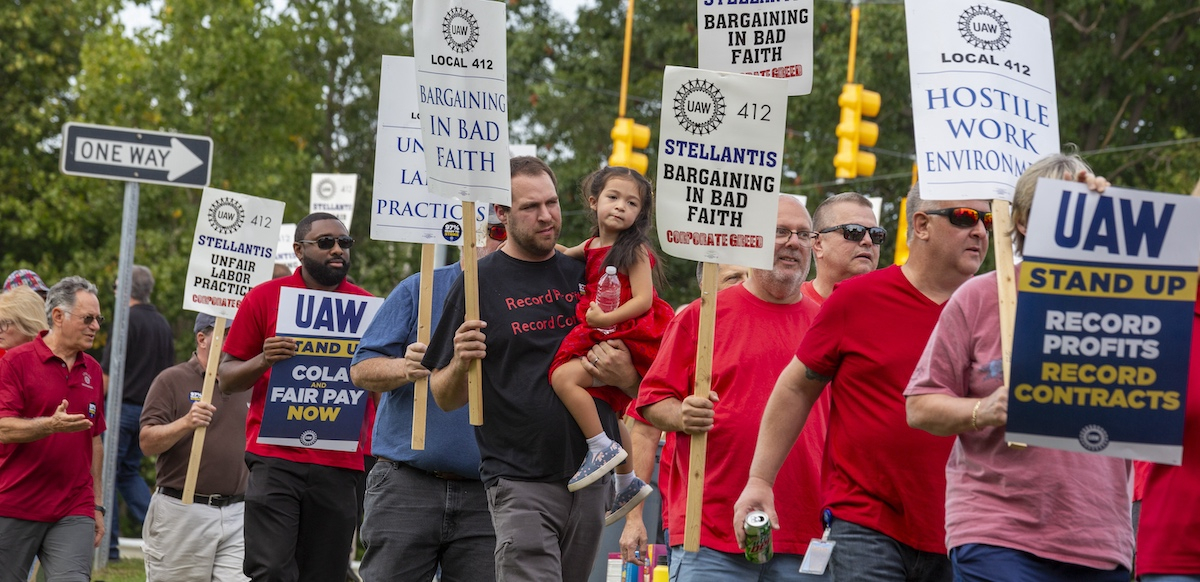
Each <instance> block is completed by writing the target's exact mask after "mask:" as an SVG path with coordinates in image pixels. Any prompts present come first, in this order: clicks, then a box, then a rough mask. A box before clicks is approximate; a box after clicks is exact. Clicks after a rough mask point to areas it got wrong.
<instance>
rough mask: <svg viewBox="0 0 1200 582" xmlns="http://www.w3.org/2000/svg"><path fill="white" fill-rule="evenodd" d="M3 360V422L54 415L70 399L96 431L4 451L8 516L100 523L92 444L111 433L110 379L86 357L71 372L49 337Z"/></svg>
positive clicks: (2, 505)
mask: <svg viewBox="0 0 1200 582" xmlns="http://www.w3.org/2000/svg"><path fill="white" fill-rule="evenodd" d="M46 333H47V332H45V331H43V332H41V333H40V334H38V337H36V338H34V339H33V341H31V342H28V343H25V344H22V345H20V346H17V347H15V348H13V349H11V350H9V351H8V354H7V355H6V356H5V357H4V358H3V359H0V418H9V417H15V418H37V417H39V416H53V415H54V412H55V410H57V409H58V407H59V405H60V404H62V401H63V400H64V399H65V400H66V401H67V413H68V414H83V415H85V416H87V417H88V418H89V419H91V421H92V423H93V424H92V428H91V430H83V431H79V432H71V433H56V434H52V435H50V436H48V437H45V438H41V439H38V440H36V441H33V442H30V443H13V444H3V445H0V516H4V517H9V518H13V519H24V520H28V521H40V522H56V521H58V520H60V519H62V518H64V517H67V516H71V515H79V516H85V517H95V515H96V510H95V505H96V494H95V490H94V489H93V483H92V440H93V439H94V438H95V437H97V436H99V435H100V433H103V432H104V428H105V426H104V389H103V388H104V373H103V372H102V371H101V370H100V363H99V362H97V361H96V360H95V359H93V358H92V357H91V356H89V355H87V354H85V353H81V354H79V355H78V356H76V358H75V363H74V364H73V365H72V366H71V371H70V372H65V368H66V366H67V364H66V363H65V362H63V361H62V360H61V359H60V358H59V357H58V356H56V355H54V353H53V352H51V351H50V348H49V347H48V346H46V342H45V341H44V340H43V339H42V338H44V337H45V336H46Z"/></svg>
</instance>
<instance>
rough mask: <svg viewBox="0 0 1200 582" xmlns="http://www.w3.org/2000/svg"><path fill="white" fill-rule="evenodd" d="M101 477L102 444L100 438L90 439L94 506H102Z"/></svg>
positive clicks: (102, 462) (102, 470)
mask: <svg viewBox="0 0 1200 582" xmlns="http://www.w3.org/2000/svg"><path fill="white" fill-rule="evenodd" d="M113 445H114V446H115V445H116V443H113ZM103 476H104V443H103V442H102V441H101V440H100V437H98V436H97V437H92V493H93V494H94V495H95V496H96V505H104V483H102V482H101V480H102V479H103Z"/></svg>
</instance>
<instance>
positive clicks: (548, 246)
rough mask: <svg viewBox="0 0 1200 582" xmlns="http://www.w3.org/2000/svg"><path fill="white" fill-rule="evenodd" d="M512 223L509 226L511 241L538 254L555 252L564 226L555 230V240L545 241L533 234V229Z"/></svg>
mask: <svg viewBox="0 0 1200 582" xmlns="http://www.w3.org/2000/svg"><path fill="white" fill-rule="evenodd" d="M511 224H512V223H511V222H510V226H509V228H508V238H509V242H511V243H512V244H514V245H516V246H518V247H520V248H521V249H523V250H524V251H525V252H527V253H529V254H532V255H538V256H541V255H548V254H550V253H553V252H554V245H555V243H557V242H558V235H559V234H560V233H561V232H562V228H561V226H560V227H559V228H557V229H555V231H554V240H551V241H545V240H539V238H538V237H537V236H536V235H535V234H533V231H526V230H523V229H521V228H520V227H517V228H513V227H512V226H511Z"/></svg>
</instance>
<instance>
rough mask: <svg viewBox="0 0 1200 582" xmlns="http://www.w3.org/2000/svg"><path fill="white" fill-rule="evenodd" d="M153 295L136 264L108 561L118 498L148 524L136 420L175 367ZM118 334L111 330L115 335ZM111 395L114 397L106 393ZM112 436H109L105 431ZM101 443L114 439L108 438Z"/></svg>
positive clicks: (150, 278)
mask: <svg viewBox="0 0 1200 582" xmlns="http://www.w3.org/2000/svg"><path fill="white" fill-rule="evenodd" d="M153 291H154V275H153V274H151V273H150V269H148V268H146V267H144V266H142V265H134V266H133V272H132V273H131V274H130V282H129V327H128V330H127V335H126V339H125V377H124V381H123V382H122V384H124V386H123V389H122V390H121V391H120V396H121V425H120V427H119V431H118V434H119V437H118V440H117V477H116V485H117V486H116V491H114V493H113V499H112V504H111V505H109V507H111V508H112V511H111V512H110V513H111V514H112V515H110V516H109V521H110V524H109V525H110V526H111V527H110V528H109V530H108V531H109V545H108V559H110V560H117V559H120V553H119V551H118V548H117V536H118V535H119V534H120V531H121V528H120V527H118V525H117V524H118V518H119V517H120V513H121V512H120V511H119V510H118V506H117V499H116V494H117V493H120V494H121V498H122V499H124V500H125V506H126V507H128V508H129V514H130V516H131V517H133V519H134V520H135V521H136V522H137V523H139V524H140V523H142V522H143V521H145V519H146V509H147V508H148V507H149V506H150V488H149V487H147V486H146V481H145V480H143V479H142V475H141V472H140V469H141V466H142V449H141V447H139V446H138V432H139V431H140V426H139V425H138V421H139V419H140V418H141V416H142V404H143V403H144V402H145V401H146V393H147V392H149V391H150V384H151V383H152V382H154V378H155V377H156V376H158V373H159V372H162V371H163V370H166V369H167V368H170V367H171V366H174V365H175V338H174V335H173V333H172V331H171V324H169V323H167V318H165V317H163V316H162V314H161V313H159V312H158V309H157V308H155V307H154V305H153V304H151V303H150V294H151V293H152V292H153ZM119 332H120V330H115V329H114V330H113V333H119ZM111 348H112V342H111V341H110V342H108V344H107V345H106V346H104V357H103V359H102V360H101V361H100V367H101V368H102V369H103V370H104V385H105V386H106V387H108V386H109V383H108V375H109V374H110V373H111V372H110V370H109V358H110V353H109V350H110V349H111ZM109 391H110V392H114V393H115V392H116V391H115V390H111V389H109ZM109 435H112V431H109ZM105 438H112V437H111V436H106V437H105Z"/></svg>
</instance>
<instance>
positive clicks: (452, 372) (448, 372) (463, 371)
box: [429, 360, 467, 412]
mask: <svg viewBox="0 0 1200 582" xmlns="http://www.w3.org/2000/svg"><path fill="white" fill-rule="evenodd" d="M429 389H430V391H431V392H433V401H434V402H436V403H437V405H438V408H441V409H442V410H445V411H446V412H449V411H451V410H458V409H459V408H462V407H463V406H466V404H467V365H466V363H465V362H459V361H458V360H451V361H450V365H448V366H446V367H445V368H440V369H437V370H434V371H433V375H431V376H430V377H429Z"/></svg>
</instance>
